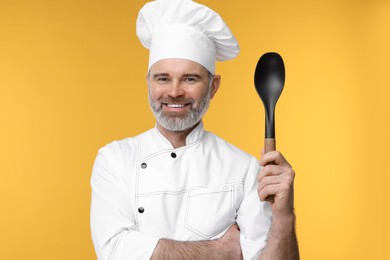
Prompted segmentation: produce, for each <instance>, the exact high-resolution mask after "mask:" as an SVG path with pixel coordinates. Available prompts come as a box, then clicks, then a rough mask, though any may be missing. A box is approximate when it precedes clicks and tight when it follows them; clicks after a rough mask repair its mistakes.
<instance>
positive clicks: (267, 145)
mask: <svg viewBox="0 0 390 260" xmlns="http://www.w3.org/2000/svg"><path fill="white" fill-rule="evenodd" d="M275 149H276V140H275V138H265V139H264V153H268V152H271V151H275ZM270 164H273V163H270ZM265 200H266V201H268V202H274V201H275V195H269V196H267V198H265Z"/></svg>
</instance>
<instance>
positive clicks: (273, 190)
mask: <svg viewBox="0 0 390 260" xmlns="http://www.w3.org/2000/svg"><path fill="white" fill-rule="evenodd" d="M259 163H260V165H261V166H263V168H262V169H261V170H260V172H259V173H258V175H257V181H258V187H257V192H258V195H259V198H260V200H261V201H265V199H266V198H267V196H269V195H274V196H275V197H274V201H273V202H270V204H271V209H272V214H273V216H274V218H278V217H282V218H284V217H288V216H291V215H293V214H294V177H295V172H294V170H293V169H292V167H291V165H290V164H289V163H288V162H287V160H286V159H285V158H284V157H283V155H282V154H281V153H280V152H278V151H272V152H268V153H266V154H264V149H263V150H262V152H261V160H260V162H259Z"/></svg>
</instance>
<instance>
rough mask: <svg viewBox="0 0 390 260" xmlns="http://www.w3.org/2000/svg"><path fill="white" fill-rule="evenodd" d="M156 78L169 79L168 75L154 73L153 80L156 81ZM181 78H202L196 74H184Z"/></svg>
mask: <svg viewBox="0 0 390 260" xmlns="http://www.w3.org/2000/svg"><path fill="white" fill-rule="evenodd" d="M158 77H169V74H168V73H156V74H153V79H156V78H158ZM181 77H183V78H188V77H194V78H197V79H202V76H201V75H199V74H197V73H186V74H183V75H182V76H181Z"/></svg>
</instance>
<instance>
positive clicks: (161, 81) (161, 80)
mask: <svg viewBox="0 0 390 260" xmlns="http://www.w3.org/2000/svg"><path fill="white" fill-rule="evenodd" d="M156 80H157V82H160V83H166V82H168V81H169V78H167V77H158V78H157V79H156Z"/></svg>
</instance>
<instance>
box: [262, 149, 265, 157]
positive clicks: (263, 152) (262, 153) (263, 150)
mask: <svg viewBox="0 0 390 260" xmlns="http://www.w3.org/2000/svg"><path fill="white" fill-rule="evenodd" d="M264 151H265V150H264V147H263V148H262V149H261V157H263V155H264Z"/></svg>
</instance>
